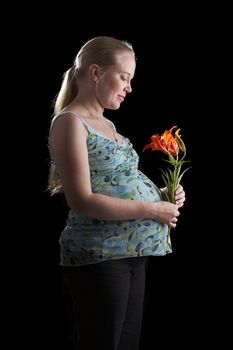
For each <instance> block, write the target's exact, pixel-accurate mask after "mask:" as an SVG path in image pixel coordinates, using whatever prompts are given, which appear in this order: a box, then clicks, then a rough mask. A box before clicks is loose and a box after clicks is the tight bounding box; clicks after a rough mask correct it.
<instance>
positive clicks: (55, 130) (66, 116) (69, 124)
mask: <svg viewBox="0 0 233 350" xmlns="http://www.w3.org/2000/svg"><path fill="white" fill-rule="evenodd" d="M50 133H51V136H52V135H56V134H59V135H60V134H61V133H62V134H64V133H68V134H70V133H72V134H74V133H75V134H77V133H78V134H79V135H80V136H85V138H87V131H86V129H85V127H84V125H83V122H82V120H81V118H80V117H79V115H78V114H76V113H74V112H72V111H62V112H60V113H58V114H56V115H55V116H54V117H53V119H52V122H51V131H50Z"/></svg>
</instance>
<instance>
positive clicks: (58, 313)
mask: <svg viewBox="0 0 233 350" xmlns="http://www.w3.org/2000/svg"><path fill="white" fill-rule="evenodd" d="M134 9H135V8H134ZM14 10H15V13H16V12H17V9H16V8H15V9H14ZM56 10H59V11H56V13H53V12H49V11H48V9H46V8H43V9H42V8H39V7H38V8H37V7H36V6H35V8H33V9H32V8H31V9H27V11H29V13H30V15H27V16H19V18H18V20H17V22H14V21H13V22H14V23H13V24H12V26H13V28H14V35H13V37H12V40H10V41H9V42H10V44H8V45H9V46H10V47H9V51H10V52H13V54H12V55H11V59H12V61H13V62H12V63H10V59H9V61H8V66H12V70H13V72H14V84H13V83H12V81H10V82H9V81H8V83H9V85H10V87H12V84H13V86H14V89H15V90H14V91H15V94H14V99H12V96H11V94H8V98H9V99H10V102H9V104H8V105H7V106H8V110H11V114H13V115H14V119H13V121H14V127H13V128H12V129H11V130H12V131H11V135H12V138H14V139H15V140H16V143H15V147H14V166H13V169H14V170H13V176H12V180H11V184H13V186H11V188H12V187H13V195H12V196H11V195H10V204H9V207H10V208H11V209H10V218H9V220H7V222H8V228H9V227H10V228H11V230H10V232H12V228H13V238H14V239H13V242H11V237H12V234H11V235H10V238H9V240H10V243H11V244H10V243H8V244H9V246H10V247H11V248H10V249H12V250H11V251H13V252H14V253H13V254H12V255H13V257H11V259H10V258H9V249H6V255H7V258H6V259H7V260H6V261H7V263H8V264H9V260H10V264H9V265H10V266H12V267H11V273H10V274H8V280H9V285H12V287H10V290H11V292H12V298H11V300H12V301H13V303H12V304H13V305H14V306H13V307H12V309H13V310H12V312H10V319H11V320H12V319H14V320H15V321H14V322H13V323H16V324H17V329H18V330H19V332H18V339H20V340H21V341H22V344H25V345H29V346H30V347H31V348H36V347H37V346H38V347H40V346H50V347H51V348H54V349H55V348H59V349H67V350H69V348H68V345H67V343H66V339H65V331H64V330H65V326H66V323H67V318H66V308H67V305H65V306H64V305H63V299H64V298H63V291H62V283H61V272H60V267H59V246H58V239H59V235H60V232H61V230H62V229H63V227H64V225H65V220H66V215H67V208H66V207H65V205H64V204H63V202H62V201H61V200H60V199H59V198H50V197H49V194H48V192H47V191H46V187H47V177H48V165H49V154H48V149H47V137H48V130H49V125H50V118H51V114H52V107H51V106H52V102H53V99H54V98H55V95H56V94H57V93H58V91H59V89H60V84H61V80H62V75H63V73H64V72H65V71H66V70H67V69H68V68H69V67H70V66H71V64H72V63H73V60H74V58H75V55H76V54H77V52H78V50H79V49H80V47H81V46H82V45H83V44H84V43H85V42H86V41H87V40H88V39H90V38H92V37H94V36H97V35H110V36H114V37H116V38H119V39H126V40H127V41H129V42H130V43H132V45H133V47H134V49H135V52H136V56H137V59H138V60H137V67H136V74H135V78H134V79H133V82H132V87H133V92H132V93H131V94H129V95H128V97H127V99H126V101H125V102H124V103H123V104H122V107H121V108H120V109H119V110H118V111H107V112H106V116H108V117H109V118H110V119H111V120H112V121H113V122H114V123H115V125H116V127H117V129H118V131H119V132H120V133H122V134H123V135H125V136H127V137H129V138H130V140H131V141H132V143H133V144H134V148H135V149H136V151H137V152H138V154H139V156H140V162H141V165H142V167H143V169H144V172H145V173H146V174H147V175H148V176H149V177H150V178H151V179H152V180H153V181H155V183H156V184H157V185H159V186H162V182H161V176H160V171H159V167H164V166H165V165H166V164H165V163H163V161H162V158H163V157H162V155H159V153H157V152H150V151H147V152H145V153H143V154H142V148H143V146H144V145H145V144H147V143H149V142H150V137H151V135H152V134H154V133H156V132H158V133H162V132H163V131H164V130H165V129H169V128H170V127H171V126H173V125H177V126H178V127H180V128H181V134H182V136H183V139H184V142H185V144H186V147H187V159H189V160H190V161H191V165H192V169H191V170H189V171H188V172H187V173H186V174H185V176H184V178H183V181H182V184H183V186H184V188H185V191H186V197H187V199H186V203H185V206H184V207H183V208H182V209H181V210H180V211H181V215H180V218H179V224H178V226H177V228H176V229H174V230H172V244H173V253H172V254H170V255H168V256H165V257H155V258H152V259H151V261H150V265H149V271H148V283H147V294H146V307H145V319H144V323H143V330H144V331H143V335H144V336H143V343H142V349H147V348H148V347H147V344H149V343H152V344H154V347H156V344H159V345H161V344H164V345H166V346H168V345H179V346H184V347H185V348H189V347H190V345H189V344H190V343H191V344H192V345H194V344H199V342H200V339H201V338H202V343H203V342H206V343H208V342H209V340H210V338H211V332H212V329H213V328H214V329H215V327H216V323H215V315H216V312H217V311H218V309H219V308H220V307H219V306H218V304H217V303H216V299H215V301H212V299H211V297H210V295H212V293H213V291H214V289H215V287H216V286H217V285H218V284H219V272H218V268H217V267H216V266H217V265H218V263H216V260H214V258H213V257H214V256H215V253H216V251H213V249H212V245H213V241H214V240H215V239H216V238H215V237H214V239H213V231H212V227H211V229H210V226H208V220H207V217H208V215H207V214H206V210H207V206H208V202H206V198H207V197H208V195H209V194H210V192H211V191H210V189H209V188H208V187H209V176H208V175H207V173H208V170H209V164H210V163H209V162H210V161H209V159H210V158H208V157H207V153H206V152H205V150H203V140H205V137H206V135H207V131H209V129H208V127H207V126H209V125H210V123H211V121H212V118H213V111H216V109H217V101H216V99H215V98H214V96H213V95H212V94H211V92H212V90H213V87H212V82H214V78H216V74H217V73H215V74H214V76H213V74H212V70H213V67H214V63H213V56H214V54H215V52H216V47H217V44H216V38H218V35H216V33H218V24H217V26H216V23H215V25H214V24H213V23H212V21H211V16H210V13H209V12H208V11H204V9H191V10H190V9H184V8H182V9H177V8H176V9H175V10H176V11H175V12H173V9H171V8H170V11H169V12H168V11H167V9H165V10H157V11H154V10H152V9H150V8H147V7H144V8H143V9H142V11H139V12H138V13H137V14H135V13H134V14H133V13H132V12H131V11H129V12H127V13H126V12H125V10H124V9H121V10H120V11H114V12H113V11H112V10H111V11H110V10H109V12H108V11H107V12H106V13H105V12H104V11H103V8H102V7H101V6H93V8H92V6H90V9H85V10H84V9H81V8H77V9H73V7H66V6H65V5H63V6H62V7H61V8H59V9H58V8H57V9H56ZM21 11H22V8H21ZM181 11H184V12H181ZM81 18H82V20H84V23H81ZM15 56H17V65H16V64H15V61H14V58H15ZM215 72H216V71H215ZM210 95H211V96H210ZM13 102H14V103H13ZM206 125H207V126H206ZM205 145H206V144H205ZM9 158H10V163H11V162H12V158H11V157H9ZM8 161H9V160H8ZM10 165H12V164H10ZM9 168H10V167H9ZM7 175H9V177H10V175H12V172H8V174H7ZM203 192H204V193H203ZM12 203H13V205H12ZM12 206H13V209H12ZM15 206H16V209H15ZM19 231H20V232H22V233H21V234H18V232H19ZM217 239H218V238H217ZM12 255H11V256H12ZM220 281H221V280H220ZM15 302H16V303H15ZM15 304H16V305H17V309H16V307H15ZM16 310H17V311H16ZM90 317H91V315H90ZM23 319H24V321H23ZM217 324H218V323H217ZM207 325H208V327H207ZM208 328H209V329H208ZM215 336H217V335H215Z"/></svg>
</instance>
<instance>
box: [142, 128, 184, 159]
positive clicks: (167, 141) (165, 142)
mask: <svg viewBox="0 0 233 350" xmlns="http://www.w3.org/2000/svg"><path fill="white" fill-rule="evenodd" d="M175 128H177V126H173V127H172V128H171V129H170V130H166V131H165V132H164V133H163V134H162V135H161V136H159V135H158V134H156V135H153V136H151V141H152V142H151V143H150V144H148V145H146V146H145V147H144V148H143V151H145V150H146V149H148V148H152V150H153V151H162V152H163V153H165V154H168V155H169V154H170V155H172V156H178V154H179V149H181V150H183V149H182V148H183V147H182V146H183V141H182V140H181V137H180V135H179V130H180V129H178V130H177V131H176V133H175V137H174V136H173V134H172V130H173V129H175ZM180 145H181V147H180Z"/></svg>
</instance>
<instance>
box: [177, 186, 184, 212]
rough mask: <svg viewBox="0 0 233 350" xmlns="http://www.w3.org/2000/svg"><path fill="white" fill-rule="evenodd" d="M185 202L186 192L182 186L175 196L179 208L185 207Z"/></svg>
mask: <svg viewBox="0 0 233 350" xmlns="http://www.w3.org/2000/svg"><path fill="white" fill-rule="evenodd" d="M184 202H185V191H184V189H183V186H182V185H179V186H178V187H177V189H176V194H175V204H176V205H177V206H178V208H181V207H183V205H184Z"/></svg>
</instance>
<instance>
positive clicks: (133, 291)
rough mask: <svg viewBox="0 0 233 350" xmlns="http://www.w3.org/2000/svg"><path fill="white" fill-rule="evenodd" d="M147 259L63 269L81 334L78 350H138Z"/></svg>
mask: <svg viewBox="0 0 233 350" xmlns="http://www.w3.org/2000/svg"><path fill="white" fill-rule="evenodd" d="M147 261H148V258H146V257H138V258H127V259H119V260H111V261H104V262H101V263H97V264H93V265H86V266H72V267H64V268H63V270H64V280H65V285H66V287H67V290H68V291H69V292H70V295H71V297H72V300H73V307H74V314H75V320H76V322H77V326H78V327H77V328H78V333H79V337H78V338H79V342H78V347H77V350H100V349H101V350H138V348H139V342H140V335H141V326H142V317H143V305H144V292H145V277H146V274H145V272H146V266H147Z"/></svg>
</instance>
